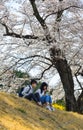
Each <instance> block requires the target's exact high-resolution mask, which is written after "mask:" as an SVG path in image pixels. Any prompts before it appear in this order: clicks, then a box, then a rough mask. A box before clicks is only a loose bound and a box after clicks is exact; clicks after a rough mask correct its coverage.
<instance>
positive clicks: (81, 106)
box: [77, 90, 83, 114]
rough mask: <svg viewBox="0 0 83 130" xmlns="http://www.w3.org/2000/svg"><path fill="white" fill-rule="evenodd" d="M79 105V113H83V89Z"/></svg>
mask: <svg viewBox="0 0 83 130" xmlns="http://www.w3.org/2000/svg"><path fill="white" fill-rule="evenodd" d="M77 102H78V106H79V113H81V114H83V90H82V92H81V94H80V96H79V98H78V100H77Z"/></svg>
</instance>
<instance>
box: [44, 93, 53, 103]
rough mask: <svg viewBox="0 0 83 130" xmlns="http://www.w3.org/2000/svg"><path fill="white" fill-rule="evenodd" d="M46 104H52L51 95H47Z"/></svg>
mask: <svg viewBox="0 0 83 130" xmlns="http://www.w3.org/2000/svg"><path fill="white" fill-rule="evenodd" d="M45 102H46V103H47V104H52V98H51V96H50V95H46V96H45Z"/></svg>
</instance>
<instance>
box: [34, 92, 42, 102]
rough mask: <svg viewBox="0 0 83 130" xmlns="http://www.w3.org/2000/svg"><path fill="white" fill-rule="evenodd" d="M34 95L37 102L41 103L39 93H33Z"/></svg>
mask: <svg viewBox="0 0 83 130" xmlns="http://www.w3.org/2000/svg"><path fill="white" fill-rule="evenodd" d="M34 95H35V97H36V98H37V101H38V102H41V100H40V95H39V93H35V94H34Z"/></svg>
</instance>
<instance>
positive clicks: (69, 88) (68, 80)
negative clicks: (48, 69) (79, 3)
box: [50, 47, 78, 112]
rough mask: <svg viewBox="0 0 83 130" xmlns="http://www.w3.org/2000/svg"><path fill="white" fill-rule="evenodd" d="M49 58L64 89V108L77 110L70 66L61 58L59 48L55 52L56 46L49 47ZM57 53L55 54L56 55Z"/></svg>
mask: <svg viewBox="0 0 83 130" xmlns="http://www.w3.org/2000/svg"><path fill="white" fill-rule="evenodd" d="M50 54H51V58H52V62H53V64H54V66H55V67H56V69H57V71H58V73H59V75H60V78H61V82H62V84H63V88H64V91H65V100H66V110H67V111H74V112H78V104H77V101H76V99H75V96H74V82H73V76H72V71H71V68H70V66H69V65H68V63H67V60H66V58H61V52H60V50H58V51H57V53H56V48H55V49H54V47H53V48H51V53H50ZM56 54H57V56H56Z"/></svg>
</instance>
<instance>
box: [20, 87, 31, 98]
mask: <svg viewBox="0 0 83 130" xmlns="http://www.w3.org/2000/svg"><path fill="white" fill-rule="evenodd" d="M24 88H25V87H22V88H21V89H20V91H19V94H18V95H19V97H23V96H24V95H23V94H22V92H23V90H24ZM30 89H31V87H30V85H29V90H28V91H27V93H28V92H29V91H30Z"/></svg>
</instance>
